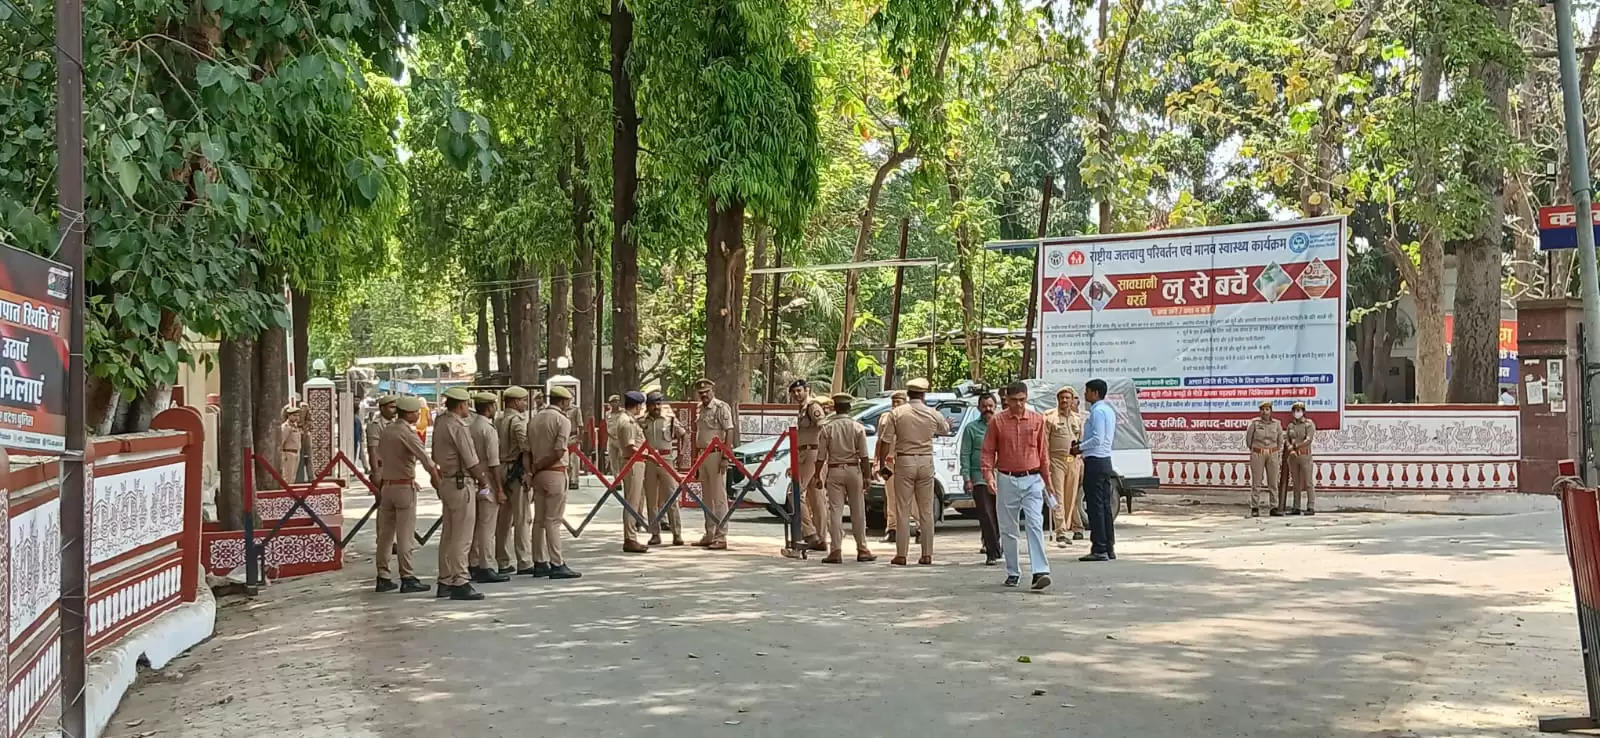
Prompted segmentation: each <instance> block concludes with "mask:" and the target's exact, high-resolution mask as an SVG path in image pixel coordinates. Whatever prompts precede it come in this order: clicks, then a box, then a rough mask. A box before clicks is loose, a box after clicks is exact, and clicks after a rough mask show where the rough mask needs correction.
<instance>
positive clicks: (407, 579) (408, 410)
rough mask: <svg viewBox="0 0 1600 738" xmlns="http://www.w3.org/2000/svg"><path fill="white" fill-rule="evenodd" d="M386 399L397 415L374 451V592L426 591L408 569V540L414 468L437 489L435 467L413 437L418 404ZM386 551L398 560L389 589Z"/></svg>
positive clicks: (413, 517)
mask: <svg viewBox="0 0 1600 738" xmlns="http://www.w3.org/2000/svg"><path fill="white" fill-rule="evenodd" d="M392 399H394V403H393V404H394V406H395V408H396V410H397V411H398V412H399V415H398V416H397V417H396V418H395V419H394V421H393V422H391V423H389V424H388V425H387V426H385V427H384V429H383V436H382V437H381V438H379V439H378V451H377V460H378V466H377V468H378V469H379V470H380V471H381V472H382V474H383V476H382V477H381V478H380V479H379V481H378V557H377V564H378V591H379V592H389V591H392V590H395V589H399V590H400V593H401V594H407V593H410V592H426V591H428V587H427V585H425V584H423V583H422V582H420V581H418V580H417V577H416V574H415V573H414V572H413V571H412V569H411V552H412V550H413V548H414V547H415V546H416V539H415V538H413V537H412V536H414V535H415V534H416V530H417V477H416V474H417V464H418V463H420V464H422V465H423V466H424V467H426V468H427V470H428V476H429V477H430V478H432V480H433V486H434V488H435V489H438V488H439V486H440V480H439V467H438V466H437V465H435V464H434V463H433V459H431V458H429V457H428V450H427V449H425V448H423V447H422V439H421V438H418V437H417V430H416V428H415V426H416V423H417V418H419V417H421V415H422V407H423V405H422V400H421V399H418V398H416V397H397V398H392ZM391 551H393V552H394V554H393V555H394V557H395V558H396V559H399V564H400V584H399V585H396V584H395V582H394V569H392V568H390V560H389V557H390V555H391V554H390V552H391Z"/></svg>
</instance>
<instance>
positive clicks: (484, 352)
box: [472, 291, 493, 381]
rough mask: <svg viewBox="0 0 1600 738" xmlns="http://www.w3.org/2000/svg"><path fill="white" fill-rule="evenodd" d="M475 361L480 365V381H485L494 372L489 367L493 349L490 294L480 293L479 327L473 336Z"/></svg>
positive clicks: (473, 356)
mask: <svg viewBox="0 0 1600 738" xmlns="http://www.w3.org/2000/svg"><path fill="white" fill-rule="evenodd" d="M472 341H473V344H474V346H473V352H472V358H473V361H474V362H476V363H477V365H478V371H477V375H478V380H479V381H484V380H485V379H487V378H488V377H489V375H490V374H491V373H493V372H491V371H490V367H489V350H490V349H491V348H493V346H492V344H490V343H489V293H488V292H484V291H479V292H478V325H477V328H476V329H475V330H474V331H473V334H472Z"/></svg>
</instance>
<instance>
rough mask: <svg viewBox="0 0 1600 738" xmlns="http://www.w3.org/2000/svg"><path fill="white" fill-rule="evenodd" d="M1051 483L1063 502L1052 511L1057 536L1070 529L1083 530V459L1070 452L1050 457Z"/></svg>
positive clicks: (1064, 533)
mask: <svg viewBox="0 0 1600 738" xmlns="http://www.w3.org/2000/svg"><path fill="white" fill-rule="evenodd" d="M1050 483H1051V484H1053V485H1055V488H1056V496H1057V497H1059V498H1060V500H1061V504H1060V505H1057V506H1056V508H1055V509H1054V510H1052V511H1051V512H1050V515H1051V518H1052V520H1053V521H1054V523H1055V529H1056V530H1055V532H1056V535H1057V536H1062V535H1066V532H1067V531H1069V530H1083V516H1082V515H1081V514H1080V513H1082V512H1083V511H1082V510H1081V509H1079V508H1080V507H1082V505H1083V459H1082V458H1080V457H1077V456H1072V455H1070V454H1064V455H1062V456H1061V457H1056V456H1051V457H1050Z"/></svg>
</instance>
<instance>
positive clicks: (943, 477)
mask: <svg viewBox="0 0 1600 738" xmlns="http://www.w3.org/2000/svg"><path fill="white" fill-rule="evenodd" d="M1105 381H1106V388H1107V389H1106V397H1107V399H1108V400H1109V401H1110V402H1111V404H1112V405H1113V406H1114V407H1116V408H1117V429H1116V433H1115V435H1114V436H1113V437H1112V446H1111V465H1112V468H1113V469H1114V470H1115V471H1116V473H1117V477H1116V479H1115V480H1114V481H1113V484H1115V489H1114V490H1113V491H1114V492H1115V493H1116V495H1117V496H1118V497H1120V498H1122V499H1124V500H1126V503H1127V505H1128V507H1129V509H1130V510H1131V509H1132V505H1133V498H1134V497H1136V496H1138V495H1140V494H1142V491H1143V490H1147V489H1155V488H1156V487H1157V486H1158V485H1159V481H1158V480H1157V478H1156V475H1155V461H1154V459H1153V458H1152V457H1151V454H1150V441H1149V439H1148V438H1147V437H1146V436H1145V432H1144V419H1143V418H1142V417H1141V416H1140V414H1139V397H1138V388H1137V387H1136V386H1135V385H1134V383H1133V380H1131V379H1126V378H1113V379H1107V380H1105ZM1026 384H1027V385H1028V403H1029V404H1030V405H1032V406H1033V407H1034V409H1036V410H1038V411H1039V412H1044V411H1046V410H1049V409H1050V408H1053V407H1055V404H1056V395H1055V393H1056V390H1057V389H1059V388H1060V387H1062V386H1065V385H1071V386H1073V387H1078V388H1082V387H1083V385H1084V381H1083V380H1078V379H1056V378H1052V379H1033V380H1028V381H1027V382H1026ZM960 389H961V392H960V393H959V394H956V393H948V392H934V393H929V394H928V399H927V401H928V404H929V405H930V406H931V407H933V408H935V409H937V410H938V411H939V413H940V414H942V415H944V417H945V419H946V420H948V421H950V422H951V425H952V427H953V428H954V429H955V431H954V432H953V433H951V434H950V435H947V436H940V437H938V438H936V439H934V443H933V459H934V485H933V486H934V490H933V491H934V495H935V496H936V497H937V498H938V500H939V503H938V505H937V507H938V509H939V511H940V513H939V514H940V517H941V518H942V517H943V516H944V511H945V509H946V508H952V507H953V508H954V509H955V510H956V511H957V512H958V513H960V514H962V515H974V514H976V512H975V510H974V508H973V502H972V496H971V495H970V494H968V493H967V492H966V484H965V480H964V479H963V478H962V476H961V464H960V455H959V451H960V449H959V444H960V439H961V433H962V431H963V430H965V429H966V426H967V424H968V423H971V422H972V421H973V420H975V419H977V417H978V408H977V400H976V392H974V391H973V390H970V389H967V388H965V387H963V388H960ZM996 392H997V393H998V391H996ZM1080 394H1081V389H1080ZM996 399H998V398H996ZM889 407H890V403H889V399H888V398H887V397H879V398H875V399H872V400H867V401H865V402H864V403H863V404H859V405H857V406H855V407H852V408H851V410H850V414H851V415H853V416H855V418H856V419H857V420H860V421H861V423H862V425H865V426H866V428H867V446H868V448H869V449H871V450H872V451H873V452H874V454H875V453H876V451H877V437H876V435H877V430H878V418H879V416H881V415H882V414H883V413H885V412H887V411H888V410H889ZM1087 410H1088V409H1087V408H1084V411H1085V412H1087ZM774 442H775V439H772V438H765V439H761V440H757V441H751V442H749V443H746V444H742V445H740V446H739V447H738V448H735V449H734V454H735V456H737V457H738V459H739V461H740V463H742V464H744V465H745V466H746V467H747V468H749V469H750V470H751V471H752V472H753V471H755V469H756V466H757V465H759V464H760V463H761V460H762V459H763V458H765V457H766V455H767V452H768V451H770V450H772V446H773V443H774ZM788 456H789V455H788V452H787V451H784V450H782V449H780V450H779V451H778V455H777V456H776V457H774V458H773V460H772V461H771V462H769V463H768V464H767V467H766V469H763V470H762V472H761V476H760V481H761V484H760V485H759V486H754V485H752V486H751V488H750V491H749V493H748V494H746V495H745V501H746V502H749V503H754V504H757V505H764V506H766V508H767V509H768V510H769V511H771V512H772V513H773V514H774V515H776V514H777V508H779V507H780V506H782V505H783V503H784V500H785V498H786V495H788V493H789V481H790V480H789V458H788ZM746 484H748V482H747V480H746V479H745V478H744V475H743V474H741V473H740V472H739V471H738V470H737V469H735V468H733V467H731V466H730V467H729V469H728V494H729V496H730V497H731V496H733V495H736V494H738V492H739V490H740V489H741V486H742V485H746ZM883 515H884V485H883V480H882V479H877V478H874V479H873V480H871V482H870V483H869V485H868V488H867V519H868V523H869V524H870V525H873V526H877V525H881V524H882V523H883Z"/></svg>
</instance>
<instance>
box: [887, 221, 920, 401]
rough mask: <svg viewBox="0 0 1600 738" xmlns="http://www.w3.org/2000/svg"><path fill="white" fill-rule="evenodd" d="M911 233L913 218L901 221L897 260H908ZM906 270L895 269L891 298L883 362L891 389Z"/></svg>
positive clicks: (901, 267) (903, 268)
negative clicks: (907, 253)
mask: <svg viewBox="0 0 1600 738" xmlns="http://www.w3.org/2000/svg"><path fill="white" fill-rule="evenodd" d="M910 233H911V218H909V217H902V218H901V219H900V248H899V250H898V251H897V252H896V258H898V259H900V260H901V261H904V260H905V258H906V240H907V238H908V237H909V236H910ZM905 280H906V268H905V267H903V266H897V267H895V268H894V291H893V292H892V293H890V296H889V351H888V352H887V354H886V355H885V356H884V361H883V388H884V389H889V388H891V387H894V386H896V385H897V383H896V382H895V379H894V374H895V360H896V359H897V358H898V356H897V353H898V352H897V351H895V346H896V345H898V344H899V343H900V294H901V290H902V288H903V287H904V286H905ZM930 338H931V336H930Z"/></svg>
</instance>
